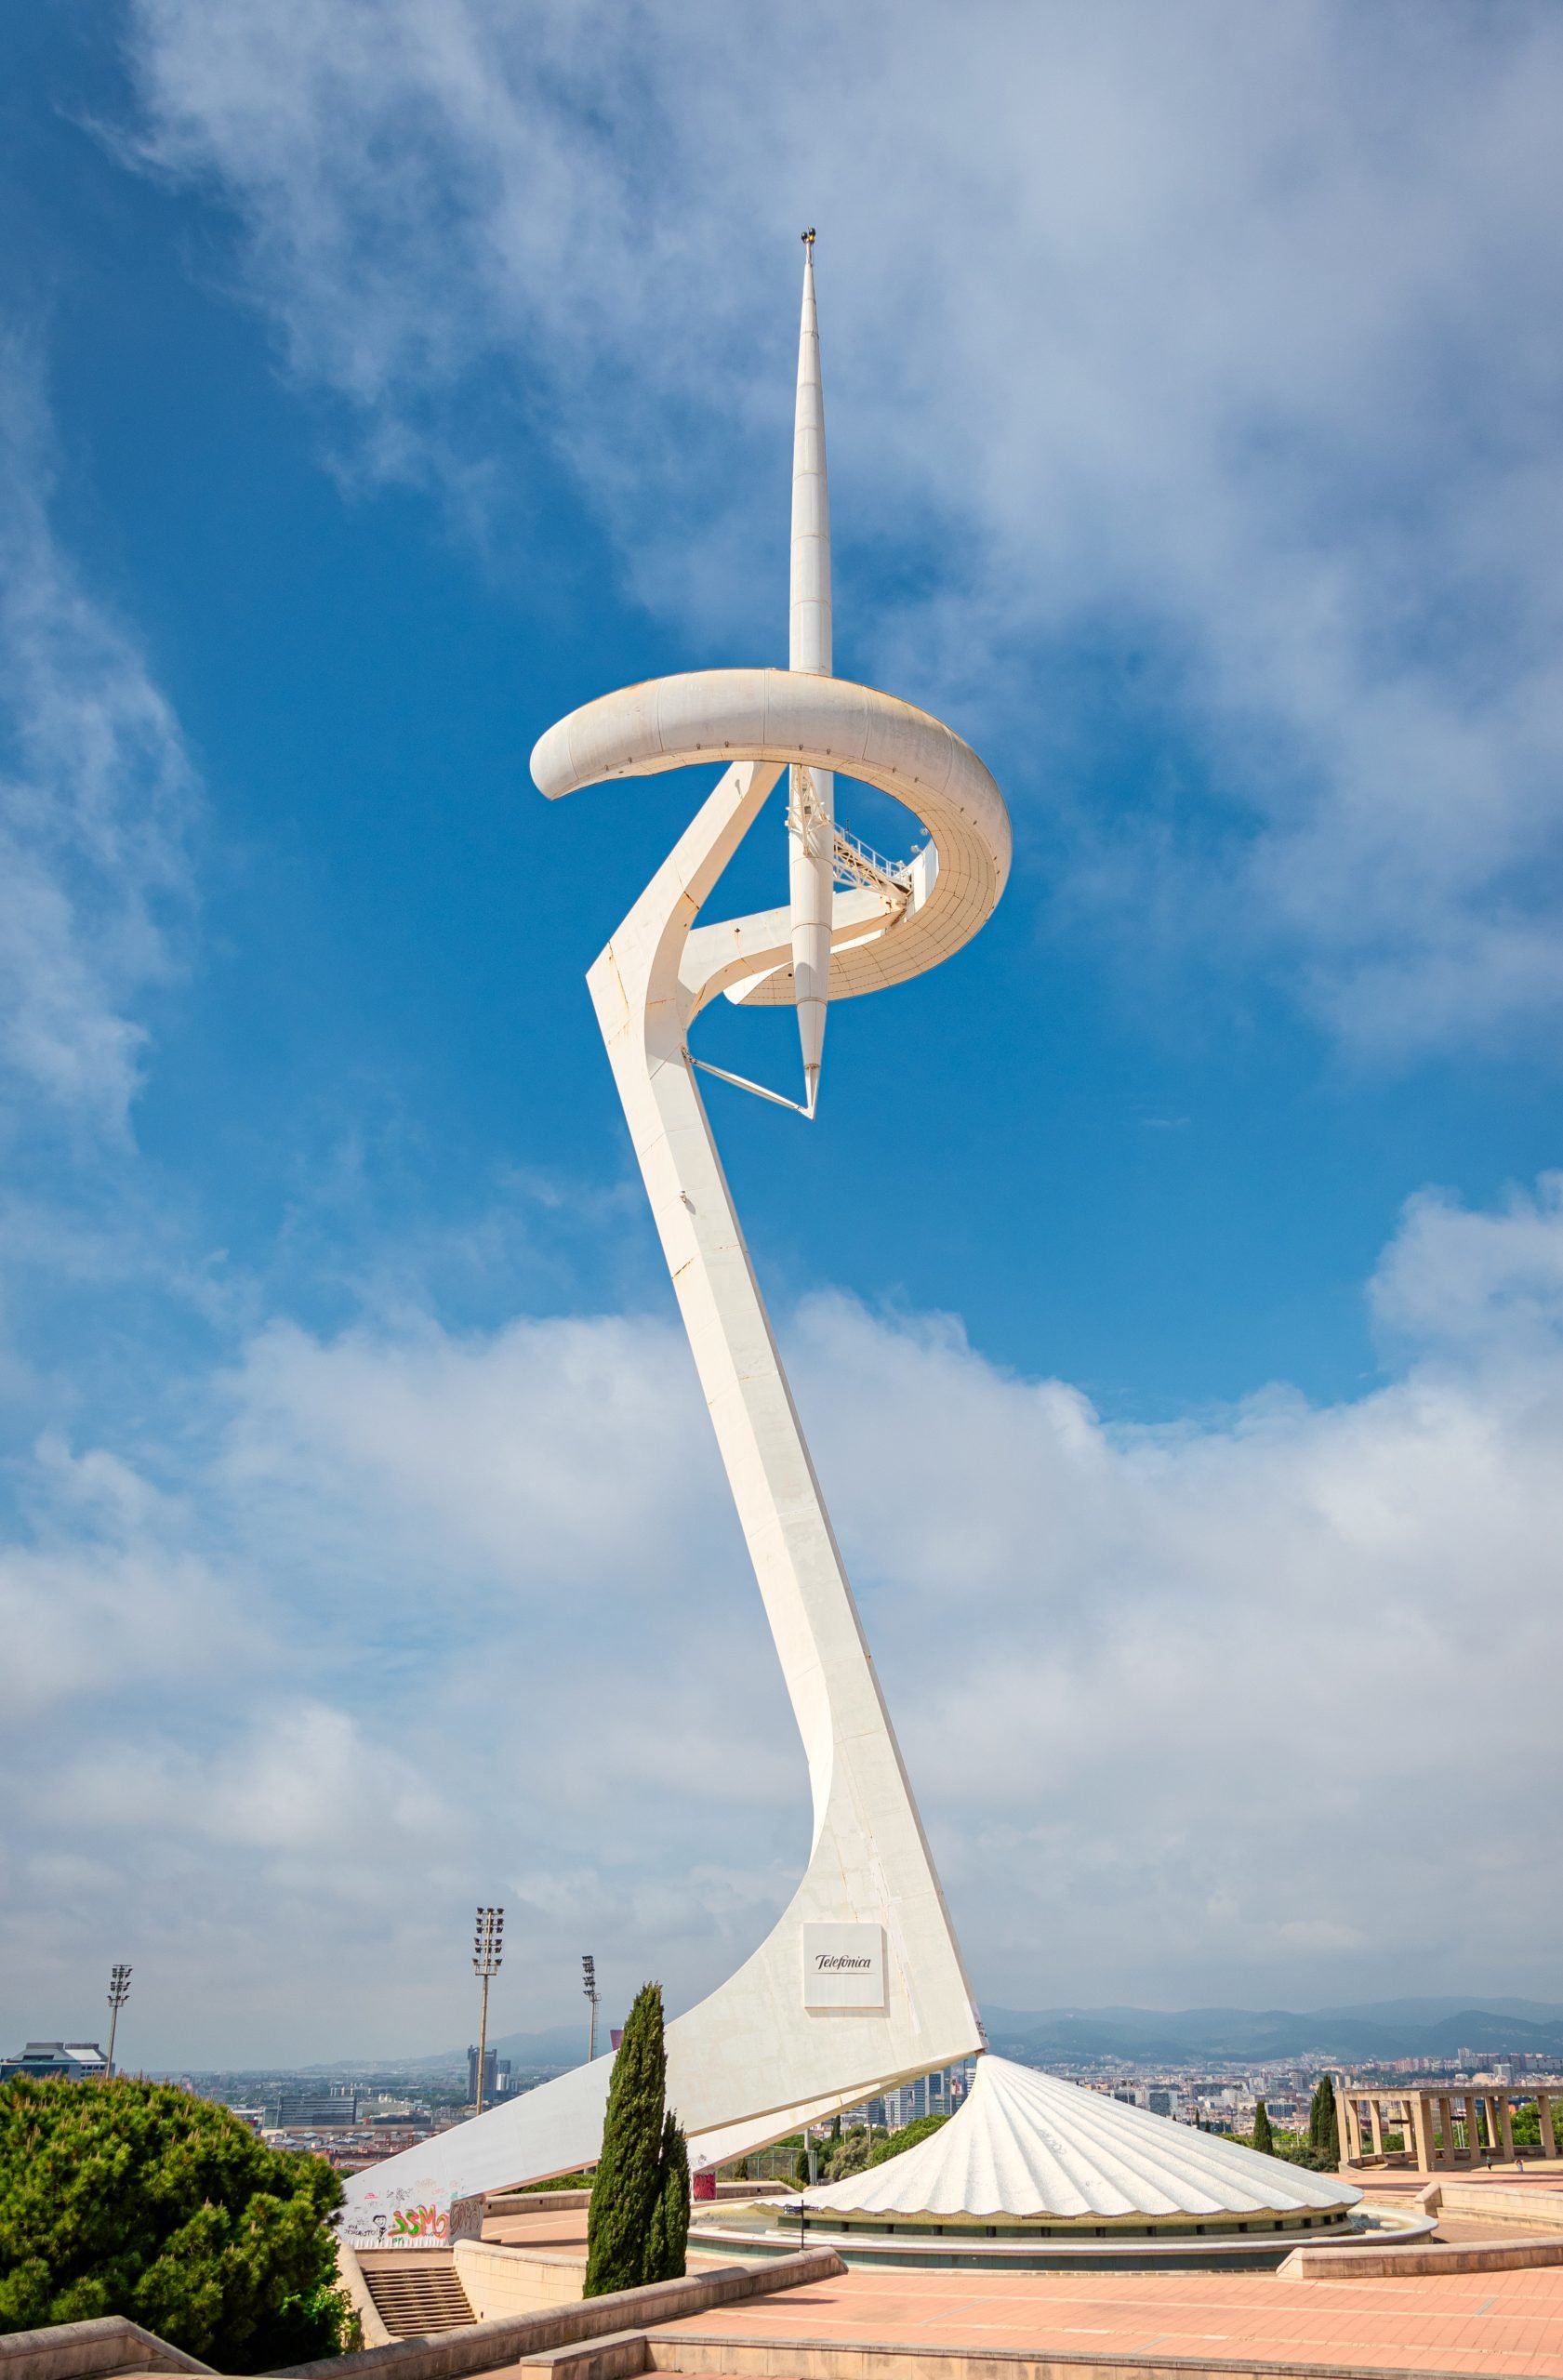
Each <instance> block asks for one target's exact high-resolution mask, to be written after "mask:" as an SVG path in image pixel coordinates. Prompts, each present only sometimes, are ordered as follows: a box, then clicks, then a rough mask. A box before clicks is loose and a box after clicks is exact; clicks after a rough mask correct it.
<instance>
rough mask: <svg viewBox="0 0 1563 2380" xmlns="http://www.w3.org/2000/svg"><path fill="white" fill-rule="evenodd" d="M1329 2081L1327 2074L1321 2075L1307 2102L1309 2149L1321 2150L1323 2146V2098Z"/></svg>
mask: <svg viewBox="0 0 1563 2380" xmlns="http://www.w3.org/2000/svg"><path fill="white" fill-rule="evenodd" d="M1329 2081H1330V2077H1329V2076H1328V2074H1321V2075H1320V2076H1319V2078H1318V2082H1317V2083H1315V2084H1314V2095H1313V2097H1312V2098H1311V2099H1310V2100H1309V2101H1308V2147H1309V2148H1310V2149H1322V2148H1323V2146H1324V2096H1325V2091H1326V2088H1327V2086H1328V2083H1329Z"/></svg>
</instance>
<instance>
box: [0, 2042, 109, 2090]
mask: <svg viewBox="0 0 1563 2380" xmlns="http://www.w3.org/2000/svg"><path fill="white" fill-rule="evenodd" d="M108 2070H109V2061H108V2059H107V2058H106V2057H105V2056H104V2055H103V2053H102V2051H101V2050H100V2049H99V2046H98V2043H96V2042H29V2043H27V2044H26V2046H25V2047H24V2048H23V2049H22V2050H21V2052H20V2055H19V2056H16V2057H4V2058H0V2083H8V2082H9V2081H10V2079H11V2077H12V2075H13V2074H62V2075H64V2076H65V2078H66V2080H67V2081H68V2082H71V2083H95V2082H97V2081H98V2080H99V2078H100V2077H101V2076H103V2075H105V2074H107V2072H108Z"/></svg>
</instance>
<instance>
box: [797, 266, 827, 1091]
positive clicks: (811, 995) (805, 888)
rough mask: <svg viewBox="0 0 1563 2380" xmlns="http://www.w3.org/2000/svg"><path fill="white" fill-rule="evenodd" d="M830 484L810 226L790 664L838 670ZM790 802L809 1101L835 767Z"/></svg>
mask: <svg viewBox="0 0 1563 2380" xmlns="http://www.w3.org/2000/svg"><path fill="white" fill-rule="evenodd" d="M830 644H831V636H830V491H829V487H828V483H827V481H826V474H825V390H824V387H823V384H822V383H821V380H820V375H819V317H818V315H817V313H816V312H815V235H814V233H813V231H805V232H804V234H803V314H802V321H801V324H800V326H799V332H798V396H797V403H796V407H795V410H794V414H793V429H792V597H791V611H790V615H789V620H788V654H787V659H788V668H789V669H796V670H799V671H801V672H802V673H804V674H806V675H808V676H810V677H815V678H828V677H829V676H830V674H831V652H830ZM791 797H792V798H791V802H790V806H789V808H788V842H789V866H788V877H789V891H790V896H791V912H792V980H793V985H794V988H795V993H796V998H797V1002H798V1037H799V1040H800V1042H801V1045H802V1052H803V1104H804V1107H805V1109H806V1111H807V1113H808V1114H809V1115H811V1116H812V1115H813V1114H814V1112H815V1106H816V1105H817V1104H818V1100H819V1069H820V1061H821V1059H822V1057H823V1055H824V1051H825V1015H826V1011H827V1009H828V1005H829V1000H830V910H831V903H832V900H833V898H834V894H833V889H832V879H833V875H834V869H833V866H832V858H831V854H832V845H833V840H834V834H835V799H836V781H835V778H834V777H833V776H832V775H831V774H830V773H829V771H828V770H825V769H806V768H795V769H794V770H793V771H792V772H791Z"/></svg>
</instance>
